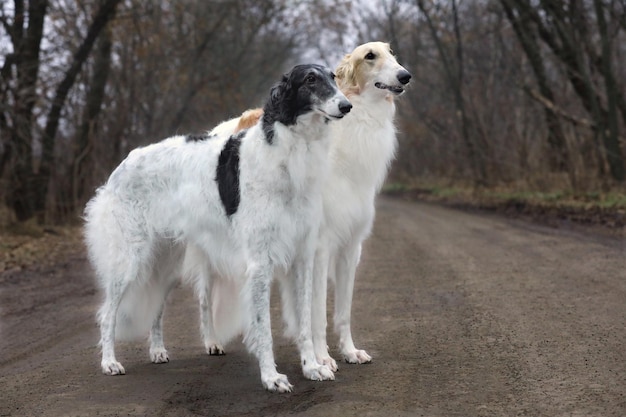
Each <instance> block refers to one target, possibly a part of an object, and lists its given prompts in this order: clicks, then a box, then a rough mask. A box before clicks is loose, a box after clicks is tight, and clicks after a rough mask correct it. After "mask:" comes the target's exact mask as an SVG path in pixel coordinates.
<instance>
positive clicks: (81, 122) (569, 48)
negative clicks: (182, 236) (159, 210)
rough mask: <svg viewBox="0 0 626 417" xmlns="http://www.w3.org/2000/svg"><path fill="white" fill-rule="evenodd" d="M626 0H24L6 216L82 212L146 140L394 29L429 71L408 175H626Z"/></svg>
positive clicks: (17, 26) (11, 92)
mask: <svg viewBox="0 0 626 417" xmlns="http://www.w3.org/2000/svg"><path fill="white" fill-rule="evenodd" d="M625 36H626V0H448V1H438V0H430V1H428V0H357V1H334V2H332V1H326V0H300V1H297V0H266V1H263V2H259V1H255V0H232V1H218V0H213V1H208V0H195V1H194V0H185V1H165V0H152V1H140V0H84V1H80V2H78V1H71V0H30V1H25V0H8V1H5V2H3V3H2V4H1V5H0V204H3V205H4V207H6V209H4V210H0V225H2V223H3V222H5V223H6V222H7V221H11V220H18V221H25V220H28V219H32V218H37V219H38V220H39V221H40V222H46V223H49V224H51V223H60V222H66V221H73V220H75V219H76V218H77V216H79V215H80V214H81V213H82V209H83V207H84V205H85V203H86V201H87V200H88V199H89V198H90V197H91V196H92V195H93V192H94V190H95V188H96V187H97V186H98V185H100V184H102V183H103V181H105V180H106V178H107V176H108V175H109V173H110V172H111V170H112V169H113V168H114V167H115V166H116V165H117V164H118V163H119V162H120V161H121V160H122V159H123V158H124V157H125V156H126V155H127V154H128V152H129V151H130V150H131V149H133V148H135V147H137V146H141V145H146V144H148V143H152V142H156V141H158V140H161V139H163V138H165V137H167V136H170V135H173V134H176V133H197V132H200V131H204V130H208V129H210V128H211V127H213V126H214V125H215V124H217V123H219V122H220V121H222V120H225V119H227V118H229V117H232V116H234V115H237V114H239V113H240V112H242V111H243V110H245V109H247V108H250V107H255V106H259V105H261V104H262V103H263V100H264V97H265V95H266V94H267V92H268V91H269V88H270V87H271V85H272V84H273V83H274V82H275V81H276V80H278V78H279V77H280V75H281V74H282V73H283V72H285V71H287V70H288V69H289V68H290V67H291V66H292V65H293V64H296V63H299V62H304V61H309V62H318V63H323V64H326V65H328V66H330V67H331V68H332V67H335V66H336V65H337V63H338V62H339V59H340V58H341V56H343V54H345V53H347V52H350V51H351V50H352V49H353V48H354V47H355V46H356V45H358V44H360V43H363V42H368V41H372V40H383V41H388V42H390V43H391V44H392V48H393V49H394V51H395V52H396V54H397V56H398V58H399V61H400V62H401V63H402V64H403V65H404V66H405V67H406V68H407V69H409V71H411V72H412V73H413V81H412V83H411V86H410V88H409V89H408V91H407V92H406V93H405V94H404V96H403V97H402V98H401V99H400V100H399V102H398V116H397V126H398V130H399V140H400V148H399V152H398V158H397V161H396V162H395V163H394V166H393V170H392V177H393V180H394V181H401V182H406V183H412V182H416V181H420V180H426V181H445V182H448V183H463V184H465V185H467V186H470V187H475V188H485V189H489V188H493V187H501V186H505V187H510V188H514V189H524V190H538V191H550V190H569V191H572V192H581V193H584V192H590V191H595V192H603V191H608V190H622V191H623V190H624V184H625V178H626V170H625V156H626V133H625V129H626V86H625V85H624V84H625V82H626V81H625V80H626V69H625V68H624V65H623V63H625V62H626V38H625Z"/></svg>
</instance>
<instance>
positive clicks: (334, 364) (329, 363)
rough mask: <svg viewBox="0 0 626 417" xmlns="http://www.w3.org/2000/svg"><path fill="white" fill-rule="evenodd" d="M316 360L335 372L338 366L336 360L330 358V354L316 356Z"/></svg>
mask: <svg viewBox="0 0 626 417" xmlns="http://www.w3.org/2000/svg"><path fill="white" fill-rule="evenodd" d="M317 362H319V363H320V364H322V365H325V366H326V367H327V368H328V369H330V370H331V371H333V372H337V371H338V370H339V367H338V366H337V361H336V360H334V359H333V358H331V357H330V356H324V357H318V358H317Z"/></svg>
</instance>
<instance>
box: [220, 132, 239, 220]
mask: <svg viewBox="0 0 626 417" xmlns="http://www.w3.org/2000/svg"><path fill="white" fill-rule="evenodd" d="M245 134H246V131H245V130H242V131H241V132H239V133H237V134H236V135H233V136H231V137H230V139H228V141H227V142H226V144H225V145H224V148H223V149H222V152H220V156H219V158H218V160H217V170H216V172H215V181H217V189H218V191H219V193H220V199H221V200H222V205H223V206H224V209H225V210H226V214H227V215H228V216H232V215H233V214H235V213H236V212H237V209H238V208H239V198H240V195H239V148H240V147H241V139H242V138H243V137H244V135H245Z"/></svg>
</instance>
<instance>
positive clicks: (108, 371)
mask: <svg viewBox="0 0 626 417" xmlns="http://www.w3.org/2000/svg"><path fill="white" fill-rule="evenodd" d="M102 373H103V374H105V375H125V374H126V371H125V370H124V367H123V366H122V364H121V363H119V362H117V361H102Z"/></svg>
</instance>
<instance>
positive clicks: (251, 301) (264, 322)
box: [242, 262, 293, 392]
mask: <svg viewBox="0 0 626 417" xmlns="http://www.w3.org/2000/svg"><path fill="white" fill-rule="evenodd" d="M272 273H273V267H272V266H271V264H270V263H266V264H259V263H254V262H252V263H249V265H248V271H247V279H246V284H245V286H244V289H243V294H242V296H243V297H244V305H245V306H247V308H248V311H247V319H246V321H247V323H246V327H247V328H246V337H245V339H244V342H245V344H246V346H247V348H248V350H249V351H250V352H251V353H252V354H253V355H254V356H256V358H257V360H258V361H259V367H260V370H261V382H262V383H263V386H264V387H265V389H267V390H268V391H278V392H291V390H292V388H293V385H291V384H290V383H289V380H288V379H287V376H286V375H283V374H279V373H278V372H277V371H276V363H275V362H274V352H273V350H272V349H273V345H272V326H271V319H270V287H271V281H272Z"/></svg>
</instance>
